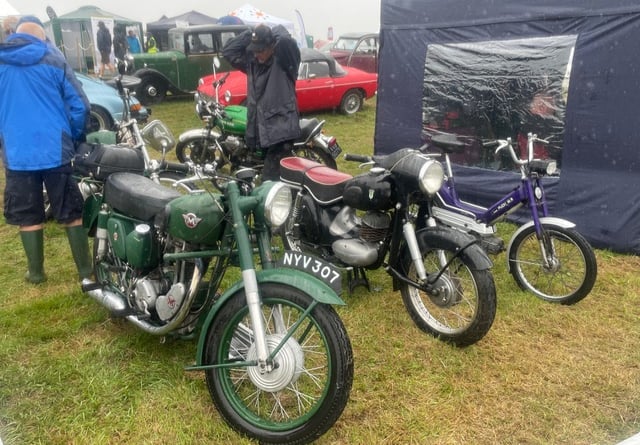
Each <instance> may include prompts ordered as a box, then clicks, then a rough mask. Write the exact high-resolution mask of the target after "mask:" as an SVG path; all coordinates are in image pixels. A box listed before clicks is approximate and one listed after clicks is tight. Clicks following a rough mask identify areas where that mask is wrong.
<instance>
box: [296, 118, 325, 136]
mask: <svg viewBox="0 0 640 445" xmlns="http://www.w3.org/2000/svg"><path fill="white" fill-rule="evenodd" d="M318 125H320V121H319V120H318V119H317V118H315V117H313V118H311V119H300V137H299V138H298V140H301V141H306V140H307V138H308V137H309V136H310V135H311V134H312V133H313V131H314V130H315V129H316V128H317V127H318Z"/></svg>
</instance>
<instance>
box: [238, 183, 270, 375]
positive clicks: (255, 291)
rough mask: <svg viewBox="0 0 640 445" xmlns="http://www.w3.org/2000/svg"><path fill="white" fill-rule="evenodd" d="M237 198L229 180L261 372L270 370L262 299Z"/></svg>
mask: <svg viewBox="0 0 640 445" xmlns="http://www.w3.org/2000/svg"><path fill="white" fill-rule="evenodd" d="M240 199H241V196H240V189H239V187H238V183H236V182H230V183H229V184H228V200H229V207H230V210H231V215H232V220H233V232H234V235H235V237H236V244H237V246H238V256H239V259H240V268H241V270H242V280H243V282H244V289H245V294H246V299H247V307H248V308H249V318H250V319H251V327H252V329H253V333H254V343H255V346H256V353H257V361H258V368H259V369H260V372H261V373H265V372H271V371H272V370H273V363H272V362H271V361H269V360H268V357H269V347H268V345H267V335H266V330H265V324H264V320H263V318H262V300H261V298H260V292H259V287H258V278H257V276H256V269H255V264H254V261H253V246H252V245H251V238H250V233H249V229H248V227H247V224H246V222H245V219H244V214H243V213H242V210H241V209H240V206H239V205H238V202H239V200H240Z"/></svg>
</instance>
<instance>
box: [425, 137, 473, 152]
mask: <svg viewBox="0 0 640 445" xmlns="http://www.w3.org/2000/svg"><path fill="white" fill-rule="evenodd" d="M431 143H432V144H433V145H434V146H436V147H438V148H439V149H440V150H442V151H444V152H446V153H461V152H463V151H464V149H465V147H466V144H465V143H464V142H462V141H461V140H460V139H458V138H457V136H456V135H455V134H447V133H443V134H436V135H435V136H432V137H431Z"/></svg>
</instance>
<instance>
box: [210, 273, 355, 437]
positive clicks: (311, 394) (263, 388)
mask: <svg viewBox="0 0 640 445" xmlns="http://www.w3.org/2000/svg"><path fill="white" fill-rule="evenodd" d="M260 293H261V296H262V306H261V307H262V308H261V312H262V318H263V321H264V324H265V331H266V334H267V344H268V347H269V350H271V351H273V350H276V349H277V348H280V349H279V351H278V352H277V353H276V355H275V357H274V362H273V365H274V366H273V367H272V369H270V370H265V371H262V370H261V369H260V368H259V367H258V366H256V365H255V359H256V357H257V355H256V354H257V352H256V345H255V343H254V335H253V331H252V329H251V321H250V318H249V310H248V307H247V304H246V299H245V293H244V290H239V291H238V292H237V293H236V294H235V295H233V296H232V297H231V298H230V299H229V300H228V301H227V302H226V303H225V304H224V306H223V307H222V308H221V309H220V311H219V312H218V313H217V314H216V316H215V319H214V320H213V321H212V323H211V325H210V326H211V328H210V330H209V332H207V337H206V342H205V346H204V347H205V360H206V363H207V364H219V365H222V366H221V367H220V368H214V369H208V370H207V371H206V381H207V386H208V387H209V392H210V393H211V397H212V399H213V402H214V404H215V405H216V407H217V409H218V410H219V411H220V413H221V414H222V416H223V417H224V418H225V419H226V421H227V422H228V423H229V424H230V425H231V426H232V427H233V428H234V429H236V430H237V431H239V432H241V433H243V434H245V435H247V436H250V437H252V438H254V439H257V440H259V441H260V442H261V443H282V444H285V443H286V444H294V443H308V442H311V441H313V440H314V439H316V438H317V437H319V436H320V435H322V434H323V433H324V432H326V431H327V430H328V429H329V428H330V427H331V426H332V425H333V424H334V423H335V421H336V420H337V419H338V417H340V414H341V413H342V411H343V409H344V407H345V405H346V403H347V400H348V398H349V392H350V390H351V385H352V382H353V352H352V350H351V344H350V342H349V338H348V336H347V332H346V330H345V327H344V325H343V324H342V321H341V320H340V318H339V317H338V315H337V314H336V312H335V311H334V310H333V308H331V307H330V306H328V305H323V304H318V305H317V306H315V307H314V308H313V309H312V310H311V311H310V312H309V313H308V314H305V313H304V312H305V311H306V310H308V309H309V307H310V306H311V305H312V304H314V300H313V299H312V298H311V297H310V296H309V295H307V294H306V293H304V292H302V291H301V290H300V289H297V288H294V287H291V286H288V285H283V284H277V283H266V284H262V285H261V286H260ZM289 334H291V335H290V336H289Z"/></svg>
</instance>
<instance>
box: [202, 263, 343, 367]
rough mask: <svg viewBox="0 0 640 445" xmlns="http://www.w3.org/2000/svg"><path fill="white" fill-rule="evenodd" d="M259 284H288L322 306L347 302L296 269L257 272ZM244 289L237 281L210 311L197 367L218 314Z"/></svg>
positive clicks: (320, 282) (205, 324)
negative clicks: (228, 301)
mask: <svg viewBox="0 0 640 445" xmlns="http://www.w3.org/2000/svg"><path fill="white" fill-rule="evenodd" d="M256 276H257V279H258V284H259V285H260V284H264V283H279V284H286V285H288V286H293V287H296V288H298V289H300V290H302V291H303V292H305V293H306V294H308V295H309V296H310V297H312V298H313V299H314V300H316V301H318V302H320V303H322V304H335V305H340V306H344V305H345V302H344V301H343V300H342V299H341V298H340V297H339V296H338V295H337V294H336V293H335V291H334V290H333V289H331V287H329V286H328V285H327V284H325V283H324V282H322V281H320V280H319V279H317V278H315V277H314V276H312V275H309V274H308V273H305V272H302V271H299V270H296V269H288V268H287V269H285V268H277V269H267V270H260V271H256ZM243 287H244V282H243V281H242V280H239V281H237V282H236V283H235V284H234V285H233V286H231V287H230V288H229V289H227V290H226V292H225V293H224V294H222V296H220V298H219V299H218V301H216V304H215V305H214V306H213V307H212V308H211V309H210V310H209V313H208V314H207V318H206V319H205V321H204V323H203V325H202V328H201V330H200V338H199V340H198V351H197V352H196V365H202V364H203V363H204V361H203V358H204V354H205V351H204V344H205V341H206V336H207V332H208V331H209V328H210V327H211V324H212V323H213V320H214V319H215V316H216V314H217V313H218V311H219V310H220V308H221V307H223V306H224V304H225V303H226V302H227V300H229V299H230V298H231V297H232V296H233V294H235V293H236V292H237V291H238V290H240V289H242V288H243Z"/></svg>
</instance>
